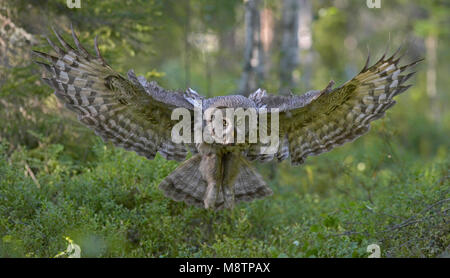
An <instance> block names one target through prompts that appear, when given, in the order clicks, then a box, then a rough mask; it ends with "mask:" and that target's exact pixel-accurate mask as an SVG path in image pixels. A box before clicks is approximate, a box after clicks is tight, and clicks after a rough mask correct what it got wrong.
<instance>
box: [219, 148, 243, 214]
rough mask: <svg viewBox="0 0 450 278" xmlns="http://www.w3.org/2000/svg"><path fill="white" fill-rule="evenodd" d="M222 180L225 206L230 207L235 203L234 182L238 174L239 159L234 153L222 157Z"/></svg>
mask: <svg viewBox="0 0 450 278" xmlns="http://www.w3.org/2000/svg"><path fill="white" fill-rule="evenodd" d="M222 160H223V162H222V165H223V181H222V192H223V199H224V206H225V208H229V209H232V208H233V207H234V204H235V198H234V184H235V182H236V179H237V177H238V174H239V166H240V161H241V160H240V159H239V156H238V155H237V154H235V153H227V154H225V155H224V156H223V158H222Z"/></svg>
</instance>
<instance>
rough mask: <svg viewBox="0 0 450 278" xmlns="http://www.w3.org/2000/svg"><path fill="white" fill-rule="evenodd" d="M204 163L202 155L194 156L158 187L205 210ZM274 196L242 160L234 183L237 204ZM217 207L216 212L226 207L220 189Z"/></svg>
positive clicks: (177, 199) (175, 198)
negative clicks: (201, 170) (202, 168)
mask: <svg viewBox="0 0 450 278" xmlns="http://www.w3.org/2000/svg"><path fill="white" fill-rule="evenodd" d="M201 160H202V157H201V155H195V156H193V157H191V158H190V159H189V160H187V161H185V162H184V163H182V164H181V165H180V166H178V168H177V169H175V171H173V172H172V173H170V174H169V175H168V176H167V177H166V178H165V179H164V180H163V181H162V182H161V183H160V185H159V188H160V189H161V190H162V191H163V193H164V195H165V196H166V197H168V198H171V199H172V200H174V201H177V202H179V201H184V202H185V203H186V204H188V205H193V206H196V207H202V208H203V207H204V198H205V192H206V188H207V183H206V181H205V180H203V178H202V175H201V172H200V169H199V166H200V162H201ZM272 193H273V192H272V190H271V189H270V188H269V187H268V186H267V185H266V183H265V182H264V180H263V179H262V177H261V175H260V174H259V173H257V172H256V171H255V170H254V169H253V168H252V167H251V165H250V164H249V163H248V162H247V161H246V160H244V159H242V161H241V169H240V172H239V175H238V177H237V178H236V181H235V184H234V194H235V202H236V203H239V202H243V201H244V202H250V201H252V200H254V199H261V198H263V197H266V196H269V195H272ZM214 208H215V209H216V210H221V209H224V208H225V200H224V195H223V191H222V190H221V189H219V190H218V196H217V199H216V203H215V206H214Z"/></svg>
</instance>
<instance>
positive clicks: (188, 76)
mask: <svg viewBox="0 0 450 278" xmlns="http://www.w3.org/2000/svg"><path fill="white" fill-rule="evenodd" d="M185 5H186V21H185V23H184V85H185V87H186V88H188V87H190V84H191V71H190V61H189V55H190V44H189V32H190V25H191V1H190V0H186V1H185Z"/></svg>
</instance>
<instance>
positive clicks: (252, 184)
mask: <svg viewBox="0 0 450 278" xmlns="http://www.w3.org/2000/svg"><path fill="white" fill-rule="evenodd" d="M55 35H56V38H57V39H58V41H59V43H60V44H61V45H56V44H54V43H53V42H52V41H51V40H50V39H48V43H49V44H50V45H51V47H52V48H53V49H54V53H53V54H47V53H43V52H40V51H33V53H34V54H35V55H37V56H38V57H40V58H42V59H43V60H45V62H41V61H39V60H37V61H36V63H38V64H39V65H41V66H42V67H43V68H44V69H45V71H46V74H45V76H44V77H43V81H44V82H45V83H47V84H48V85H49V86H51V87H52V88H53V89H55V92H54V94H55V95H56V96H57V97H58V98H59V99H60V100H61V101H62V102H63V103H64V104H65V106H66V107H67V108H69V109H70V110H73V111H75V112H76V113H77V115H78V119H79V120H80V121H81V122H82V123H84V124H85V125H87V126H88V127H89V128H91V129H93V130H94V131H95V133H96V134H97V135H99V136H101V137H102V138H103V140H105V141H111V142H112V143H113V144H115V145H116V146H119V147H123V148H125V149H126V150H133V151H135V152H136V153H138V154H139V155H142V156H145V157H146V158H148V159H153V158H154V157H155V155H156V153H157V152H159V153H160V155H161V156H163V157H164V158H166V159H169V160H176V161H183V160H185V159H186V156H187V155H188V151H190V152H191V153H192V156H191V157H190V158H189V159H188V160H186V161H184V162H183V163H181V164H180V165H179V166H178V168H176V169H175V170H174V171H173V172H172V173H170V174H169V175H168V176H167V177H166V178H165V179H164V180H163V181H162V182H161V183H160V185H159V188H160V189H161V190H162V191H163V192H164V195H165V196H167V197H169V198H171V199H173V200H175V201H184V202H185V203H187V204H189V205H195V206H198V207H204V208H207V209H208V208H209V209H223V208H232V207H233V206H234V205H235V204H236V203H238V202H241V201H252V200H253V199H258V198H263V197H266V196H269V195H271V194H272V190H271V189H270V188H269V187H268V186H267V184H266V183H265V182H264V181H263V179H262V177H261V175H260V174H258V173H257V172H256V171H255V170H254V168H253V167H252V166H251V165H250V163H249V162H250V161H253V160H258V161H262V162H267V161H272V160H277V161H282V160H285V159H287V158H288V157H289V156H290V159H291V164H292V165H298V164H302V163H303V162H304V161H305V159H306V158H307V157H308V156H312V155H318V154H321V153H323V152H327V151H330V150H331V149H333V148H334V147H337V146H340V145H342V144H344V143H346V142H350V141H353V140H355V139H356V138H358V137H359V136H361V135H363V134H364V133H366V132H367V131H368V130H369V128H370V122H371V121H373V120H376V119H379V118H380V117H382V116H383V115H384V113H385V112H386V110H387V109H389V108H390V107H392V106H393V105H394V104H395V101H394V100H393V98H394V97H395V96H396V95H398V94H400V93H402V92H404V91H405V90H407V89H408V88H409V87H410V86H411V85H403V84H404V83H405V82H406V80H408V79H409V78H410V77H411V76H412V75H413V74H414V72H412V73H408V74H403V72H405V71H406V70H408V69H410V68H411V67H412V66H413V65H415V64H416V63H417V62H419V61H420V60H418V61H415V62H413V63H411V64H409V65H404V66H400V65H399V60H400V58H401V57H397V56H398V55H397V54H398V51H397V52H396V53H395V54H393V55H392V56H391V57H386V55H383V57H381V59H379V60H378V61H377V62H376V63H375V64H374V65H372V66H369V58H368V59H367V62H366V65H365V66H364V68H363V69H362V70H361V72H360V73H359V74H357V75H356V76H355V77H354V78H353V79H351V80H349V81H347V82H346V83H344V84H343V85H342V86H340V87H337V88H334V89H333V88H332V87H333V85H334V82H333V81H331V82H330V83H329V84H328V86H327V87H326V88H325V89H323V90H320V91H310V92H307V93H305V94H303V95H300V96H297V95H291V96H279V95H271V94H267V93H266V91H264V90H260V89H259V90H257V91H256V92H254V93H253V94H250V95H249V97H245V96H241V95H230V96H218V97H213V98H204V97H202V96H200V95H198V94H197V93H196V92H195V91H193V90H191V89H188V90H187V91H186V92H176V91H169V90H166V89H163V88H162V87H160V86H158V84H157V83H156V82H154V81H153V82H148V81H147V80H146V79H145V78H144V77H142V76H140V77H137V76H136V75H135V73H134V72H133V71H132V70H130V71H129V72H128V74H127V77H124V76H122V75H121V74H119V73H117V72H116V71H114V70H113V69H112V68H111V67H110V66H109V65H108V64H106V62H105V61H104V59H103V58H102V56H101V54H100V51H99V49H98V44H97V38H96V39H95V43H94V45H95V52H96V55H92V54H91V53H89V52H88V51H87V50H86V49H85V48H84V47H83V46H82V45H81V43H80V41H79V39H78V37H77V36H76V35H75V33H74V31H73V29H72V36H73V40H74V43H75V46H76V47H72V46H71V45H70V44H68V43H67V42H66V41H64V39H63V38H62V37H61V35H60V34H58V32H56V31H55ZM199 107H200V108H202V109H203V110H201V111H207V110H208V109H210V108H214V109H216V110H219V111H222V110H225V109H227V108H243V109H254V110H255V111H258V112H260V111H263V112H264V113H266V115H268V117H269V118H271V117H275V116H274V115H273V113H275V112H272V111H276V113H277V115H278V126H277V132H278V136H279V140H278V143H277V145H276V149H275V151H273V152H271V153H270V152H269V153H268V152H263V149H264V147H266V145H267V143H262V142H261V141H257V142H249V141H248V140H245V141H244V142H242V143H230V142H227V141H224V140H222V141H220V140H218V141H217V140H216V141H213V142H181V143H180V142H175V141H174V140H172V139H173V138H172V134H171V133H172V129H173V128H174V126H175V125H176V124H177V121H176V120H172V117H171V116H172V112H173V111H174V110H175V109H179V108H183V109H185V110H186V111H188V112H189V113H192V114H194V112H195V109H196V108H199ZM201 119H202V120H201V121H200V125H201V127H205V126H206V125H208V124H209V123H210V121H209V122H208V118H206V120H205V119H203V117H201ZM268 121H269V120H268ZM234 124H235V123H234V121H233V119H229V118H224V119H223V131H224V134H228V133H230V132H231V133H233V132H235V131H236V130H235V126H234ZM194 126H195V125H193V127H192V128H193V129H194ZM248 126H250V125H248ZM258 126H261V125H260V124H258ZM267 126H268V125H267ZM211 130H212V133H214V128H212V129H211V128H210V131H211ZM248 132H251V130H250V131H246V133H245V134H248ZM221 134H222V133H221ZM220 136H221V135H220ZM220 136H219V137H220Z"/></svg>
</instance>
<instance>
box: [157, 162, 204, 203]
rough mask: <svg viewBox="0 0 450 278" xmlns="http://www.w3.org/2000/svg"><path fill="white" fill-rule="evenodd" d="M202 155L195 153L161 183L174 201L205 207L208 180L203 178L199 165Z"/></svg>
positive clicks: (160, 185)
mask: <svg viewBox="0 0 450 278" xmlns="http://www.w3.org/2000/svg"><path fill="white" fill-rule="evenodd" d="M201 159H202V157H201V156H200V155H195V156H193V157H191V158H190V159H188V160H186V161H185V162H183V163H182V164H181V165H180V166H178V168H177V169H175V171H173V172H172V173H170V174H169V175H168V176H167V177H166V178H165V179H164V180H163V181H162V182H161V183H160V184H159V189H161V190H162V191H163V193H164V195H165V196H166V197H168V198H171V199H173V200H174V201H177V202H179V201H184V202H185V203H186V204H188V205H193V206H196V207H203V196H204V195H205V190H206V182H205V181H204V180H203V179H202V175H201V173H200V170H199V165H200V161H201Z"/></svg>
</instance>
